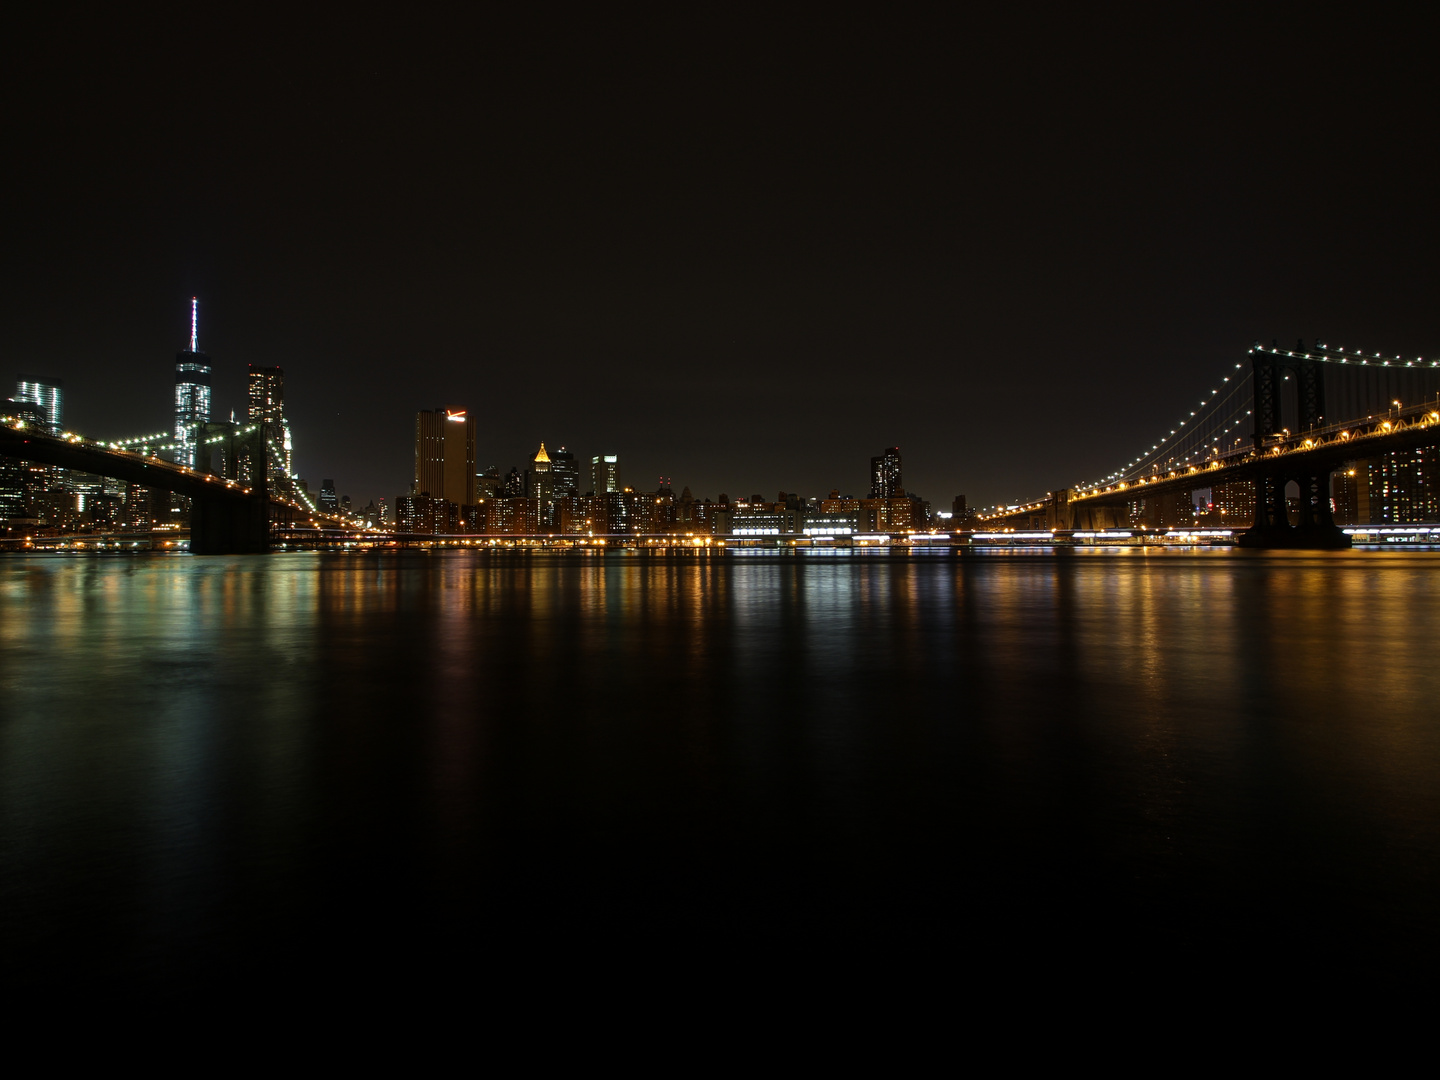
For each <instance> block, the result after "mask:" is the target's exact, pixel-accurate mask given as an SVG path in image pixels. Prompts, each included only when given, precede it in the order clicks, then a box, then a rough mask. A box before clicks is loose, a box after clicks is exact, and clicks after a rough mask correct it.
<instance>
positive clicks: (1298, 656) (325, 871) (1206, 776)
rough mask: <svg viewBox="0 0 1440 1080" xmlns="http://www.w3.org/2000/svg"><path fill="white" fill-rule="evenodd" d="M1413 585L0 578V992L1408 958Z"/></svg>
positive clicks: (578, 560) (309, 566) (1428, 657)
mask: <svg viewBox="0 0 1440 1080" xmlns="http://www.w3.org/2000/svg"><path fill="white" fill-rule="evenodd" d="M1437 571H1440V555H1432V554H1425V553H1412V554H1404V553H1396V552H1384V553H1375V552H1347V553H1327V554H1304V553H1285V554H1269V555H1266V554H1253V553H1238V552H1235V553H1231V552H1193V553H1186V552H1158V551H1148V552H1142V551H1111V552H1088V553H1068V554H1067V553H1061V554H1055V555H1051V554H1014V555H996V556H966V557H939V556H931V557H920V556H917V557H905V556H904V555H900V554H897V555H893V556H885V555H879V556H861V555H856V556H848V557H847V556H844V555H835V556H822V555H806V556H800V557H792V558H782V557H775V556H771V557H752V556H747V555H730V556H728V557H723V558H710V559H706V558H703V557H701V558H672V559H657V558H646V557H639V556H623V555H615V554H612V555H609V556H606V557H601V558H594V557H588V558H587V557H580V556H543V555H537V556H534V557H529V558H527V557H524V556H504V555H500V556H495V555H483V554H468V553H454V554H435V555H422V554H418V553H416V554H407V555H401V556H348V557H343V556H335V557H330V556H317V555H299V554H296V555H275V556H270V557H264V558H246V559H224V558H210V559H201V558H189V557H163V556H156V557H131V558H64V557H49V558H47V557H18V556H7V557H4V558H3V559H0V716H3V720H0V964H3V971H4V979H5V986H6V988H7V990H9V991H12V992H14V991H19V992H22V993H25V992H28V991H29V990H30V989H31V988H32V987H34V986H37V985H40V986H47V985H48V986H64V987H68V988H71V989H74V988H76V987H101V988H107V987H121V988H123V987H129V986H143V987H145V988H146V989H147V990H148V991H151V992H154V991H157V990H168V991H170V992H173V993H176V994H181V995H184V994H189V993H192V992H195V991H197V990H200V989H203V988H206V987H215V986H224V985H228V986H237V985H249V982H248V980H252V979H253V980H259V981H261V982H264V983H268V984H270V985H272V986H292V987H293V986H304V987H315V986H331V987H334V986H349V987H352V988H364V987H367V986H371V985H378V984H380V983H382V982H383V983H384V984H385V985H387V986H389V987H390V989H391V991H393V990H394V988H395V987H397V986H404V985H411V984H409V983H403V982H400V983H397V982H395V981H394V980H395V978H396V977H397V976H399V977H401V978H404V977H415V978H419V979H426V980H430V979H435V978H437V977H439V976H440V975H441V974H442V973H444V974H445V975H447V976H449V977H460V978H466V979H478V980H482V981H485V980H489V981H491V983H493V982H494V980H496V979H500V978H502V977H503V978H509V977H510V976H511V975H513V974H516V973H528V974H529V975H531V976H533V977H535V978H543V979H556V980H559V981H560V982H562V983H563V982H564V981H565V980H567V979H571V978H575V977H579V976H578V975H577V973H579V972H587V971H588V972H592V973H593V972H602V973H614V972H619V971H622V970H623V971H631V970H634V969H635V968H636V967H643V968H645V969H647V970H652V971H653V970H661V971H666V972H669V973H671V974H672V975H673V977H674V978H675V979H684V980H695V979H700V980H704V979H706V978H708V977H709V975H710V973H712V972H720V971H731V972H734V971H741V972H749V973H750V974H751V976H752V977H753V978H755V979H758V980H771V979H774V978H780V979H785V978H794V977H799V976H801V975H804V976H807V977H829V974H832V973H833V974H836V975H839V976H844V975H846V974H855V973H861V972H873V971H877V970H878V971H891V972H895V973H903V974H905V975H907V976H908V975H909V974H910V973H914V972H921V973H928V974H929V975H931V976H938V977H942V978H945V979H954V978H963V979H964V980H967V981H969V980H973V979H974V978H976V977H977V976H990V977H994V978H1013V979H1016V980H1021V981H1024V980H1032V979H1036V978H1050V977H1052V976H1053V975H1054V974H1055V973H1056V972H1057V971H1065V970H1084V971H1087V972H1098V971H1104V972H1107V973H1111V974H1113V973H1115V972H1121V973H1124V972H1127V971H1133V972H1135V973H1137V974H1153V973H1154V972H1156V971H1164V972H1169V973H1172V974H1173V973H1182V974H1183V975H1184V977H1185V978H1186V979H1190V978H1193V977H1195V976H1196V975H1197V973H1204V972H1205V971H1207V970H1215V971H1224V972H1227V973H1229V974H1231V975H1233V974H1235V973H1237V972H1247V971H1248V972H1255V973H1257V974H1258V975H1259V976H1260V977H1262V978H1265V977H1275V976H1277V975H1281V974H1285V975H1294V974H1296V973H1301V974H1306V973H1313V974H1315V975H1319V976H1322V977H1323V976H1325V975H1326V974H1332V973H1335V972H1337V971H1351V970H1357V969H1358V970H1368V971H1371V972H1374V973H1377V974H1384V973H1389V972H1395V971H1400V970H1406V969H1418V968H1424V967H1426V966H1428V965H1430V964H1433V962H1434V961H1435V960H1436V959H1440V950H1437V940H1440V934H1437V931H1436V928H1435V922H1436V920H1435V913H1436V911H1437V910H1440V670H1437V663H1436V643H1437V640H1440V595H1437V584H1440V576H1437ZM617 965H619V966H617ZM1077 965H1079V967H1078V968H1077ZM502 973H503V974H502ZM606 977H608V975H607V976H606ZM655 985H657V986H671V985H678V984H677V983H675V982H664V983H659V984H655Z"/></svg>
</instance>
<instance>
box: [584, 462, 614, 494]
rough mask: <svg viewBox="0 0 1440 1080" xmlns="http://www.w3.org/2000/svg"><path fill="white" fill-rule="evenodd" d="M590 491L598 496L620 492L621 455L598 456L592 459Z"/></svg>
mask: <svg viewBox="0 0 1440 1080" xmlns="http://www.w3.org/2000/svg"><path fill="white" fill-rule="evenodd" d="M590 490H591V491H592V492H594V493H595V494H596V495H604V494H605V493H606V492H608V491H619V490H620V455H619V454H596V455H595V456H594V457H592V458H591V459H590Z"/></svg>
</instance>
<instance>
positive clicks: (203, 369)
mask: <svg viewBox="0 0 1440 1080" xmlns="http://www.w3.org/2000/svg"><path fill="white" fill-rule="evenodd" d="M199 315H200V301H199V300H198V299H197V298H196V297H193V296H192V297H191V298H190V348H189V349H187V350H185V351H184V352H182V353H178V354H177V355H176V357H175V442H176V443H177V444H178V446H177V447H176V449H175V462H176V464H179V465H188V466H190V467H191V468H193V467H194V466H195V439H196V430H195V426H194V425H196V424H204V423H208V422H209V420H210V357H209V356H207V355H206V354H205V353H202V352H201V351H200V348H199Z"/></svg>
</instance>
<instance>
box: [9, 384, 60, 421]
mask: <svg viewBox="0 0 1440 1080" xmlns="http://www.w3.org/2000/svg"><path fill="white" fill-rule="evenodd" d="M15 400H16V401H21V402H29V403H30V404H32V405H35V406H38V407H39V409H40V410H41V411H42V412H43V414H44V420H43V421H42V422H41V425H40V426H41V427H42V428H43V429H44V430H45V431H48V432H49V433H50V434H51V435H59V434H60V432H62V431H64V430H65V388H64V384H63V383H62V382H61V381H60V380H59V379H51V378H48V377H47V376H44V375H21V376H20V377H19V378H18V379H17V380H16V385H15Z"/></svg>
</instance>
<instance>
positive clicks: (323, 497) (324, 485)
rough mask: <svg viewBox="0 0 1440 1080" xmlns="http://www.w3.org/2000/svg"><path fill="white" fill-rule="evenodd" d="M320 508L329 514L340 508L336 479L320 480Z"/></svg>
mask: <svg viewBox="0 0 1440 1080" xmlns="http://www.w3.org/2000/svg"><path fill="white" fill-rule="evenodd" d="M320 509H321V510H324V511H325V512H326V513H327V514H333V513H335V512H336V511H337V510H339V509H340V500H339V499H337V498H336V497H335V481H334V480H330V479H325V480H321V481H320Z"/></svg>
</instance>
